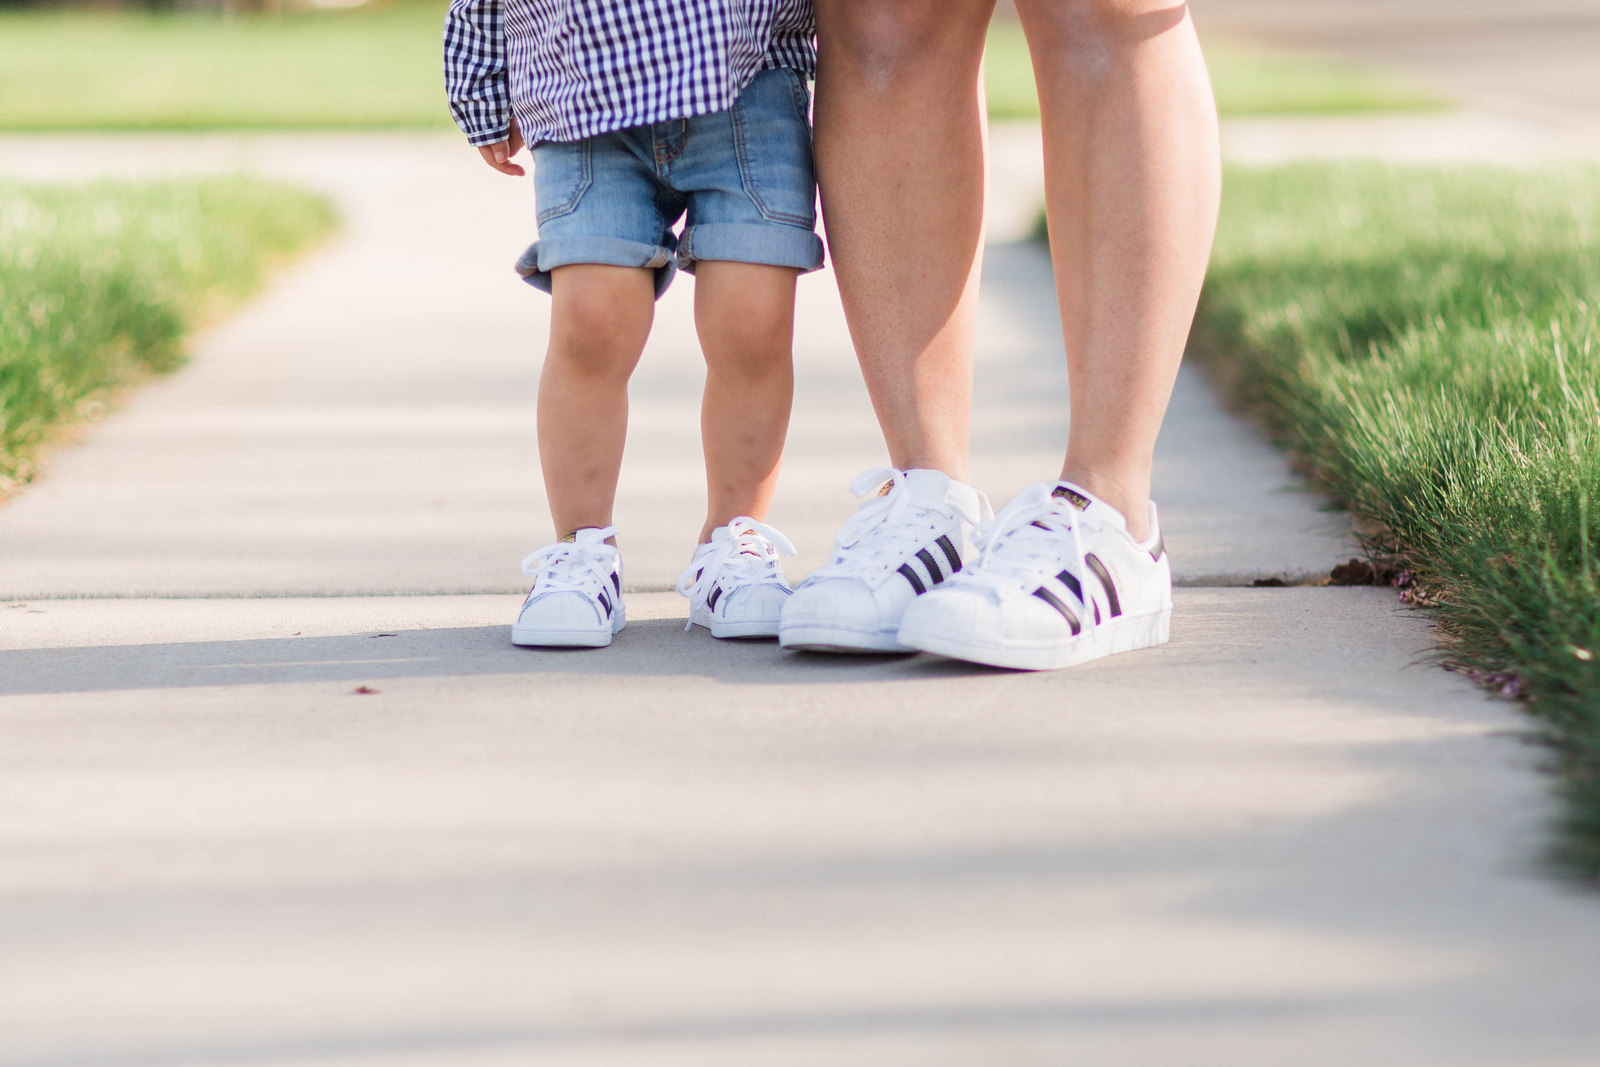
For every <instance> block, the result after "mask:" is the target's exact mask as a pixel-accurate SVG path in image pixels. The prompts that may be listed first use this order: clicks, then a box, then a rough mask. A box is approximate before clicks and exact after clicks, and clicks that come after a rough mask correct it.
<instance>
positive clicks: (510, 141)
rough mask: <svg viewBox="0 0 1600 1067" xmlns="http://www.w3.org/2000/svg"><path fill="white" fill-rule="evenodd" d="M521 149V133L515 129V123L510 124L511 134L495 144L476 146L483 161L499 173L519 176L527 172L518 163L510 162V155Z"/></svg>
mask: <svg viewBox="0 0 1600 1067" xmlns="http://www.w3.org/2000/svg"><path fill="white" fill-rule="evenodd" d="M520 151H522V134H521V133H520V132H519V131H518V130H517V124H516V123H512V124H511V136H510V137H508V138H506V139H505V140H504V141H499V142H497V143H495V144H486V145H479V146H478V154H479V155H480V156H482V157H483V161H484V162H485V163H487V164H489V166H491V167H493V168H494V169H495V170H497V171H499V172H500V173H501V174H509V175H511V176H512V177H514V178H520V177H522V176H523V175H524V174H527V173H528V172H527V171H526V170H523V169H522V167H521V166H520V165H519V164H516V163H513V162H511V157H512V156H514V155H516V154H517V153H518V152H520Z"/></svg>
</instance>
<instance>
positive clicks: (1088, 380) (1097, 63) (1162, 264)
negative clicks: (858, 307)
mask: <svg viewBox="0 0 1600 1067" xmlns="http://www.w3.org/2000/svg"><path fill="white" fill-rule="evenodd" d="M1017 9H1018V13H1019V14H1020V15H1021V16H1022V23H1023V28H1024V30H1025V31H1026V32H1027V35H1028V44H1029V47H1030V49H1031V51H1032V53H1033V67H1034V74H1035V78H1036V80H1037V82H1038V84H1039V98H1040V105H1041V109H1042V111H1043V119H1044V149H1045V172H1046V196H1047V200H1048V215H1049V221H1050V251H1051V258H1052V260H1053V261H1054V264H1055V274H1056V290H1057V293H1058V295H1059V297H1060V301H1061V318H1062V324H1063V326H1064V328H1065V332H1066V344H1067V369H1068V377H1069V379H1070V382H1071V387H1072V401H1071V406H1072V412H1071V428H1070V430H1069V433H1068V441H1067V455H1066V460H1065V464H1064V466H1063V467H1062V477H1063V478H1066V479H1069V480H1071V481H1073V482H1076V483H1077V484H1079V485H1082V486H1083V487H1084V488H1086V489H1088V490H1089V491H1090V492H1092V493H1094V494H1095V495H1096V496H1099V497H1100V498H1101V499H1103V500H1105V501H1106V502H1107V503H1109V504H1111V505H1113V506H1114V507H1116V508H1117V509H1118V510H1120V511H1121V512H1122V513H1123V514H1124V515H1125V516H1127V519H1128V524H1129V527H1130V530H1131V531H1132V532H1133V533H1134V534H1135V536H1142V535H1143V533H1144V529H1145V526H1146V503H1147V501H1148V500H1149V496H1150V464H1151V457H1152V454H1153V452H1154V450H1155V443H1156V435H1157V433H1158V432H1159V431H1160V429H1161V421H1162V418H1163V417H1164V416H1165V414H1166V410H1167V402H1168V400H1169V399H1170V397H1171V394H1172V384H1173V380H1174V379H1175V377H1176V376H1177V372H1178V363H1179V361H1180V360H1181V359H1182V357H1183V347H1184V343H1185V341H1186V339H1187V337H1188V332H1189V327H1190V324H1191V322H1192V320H1193V318H1194V310H1195V304H1196V302H1197V301H1198V299H1199V294H1200V284H1201V281H1202V279H1203V278H1204V276H1205V267H1206V261H1207V259H1208V258H1209V256H1210V250H1211V239H1212V236H1213V234H1214V232H1215V230H1216V221H1217V203H1218V200H1219V197H1220V193H1221V165H1220V162H1219V155H1220V153H1219V148H1218V144H1217V116H1216V105H1215V103H1214V101H1213V98H1212V94H1211V83H1210V79H1209V78H1208V76H1207V74H1206V67H1205V60H1204V58H1203V57H1202V55H1201V52H1200V44H1199V41H1198V39H1197V38H1196V37H1195V31H1194V24H1193V22H1192V21H1191V20H1190V17H1189V11H1188V7H1187V5H1186V4H1183V3H1175V2H1174V0H1017Z"/></svg>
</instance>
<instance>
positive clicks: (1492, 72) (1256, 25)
mask: <svg viewBox="0 0 1600 1067" xmlns="http://www.w3.org/2000/svg"><path fill="white" fill-rule="evenodd" d="M1194 8H1195V18H1196V20H1197V22H1198V24H1199V26H1200V29H1201V32H1202V35H1203V34H1205V33H1207V32H1213V31H1215V32H1219V33H1232V34H1235V35H1238V34H1243V35H1246V36H1250V37H1255V38H1259V39H1262V40H1265V41H1268V42H1271V43H1273V44H1278V45H1285V46H1290V47H1295V48H1300V49H1304V50H1307V51H1314V52H1321V53H1327V54H1332V55H1340V56H1345V57H1348V58H1352V59H1356V60H1360V61H1362V62H1364V63H1370V64H1373V65H1376V66H1383V67H1389V68H1392V69H1395V70H1399V71H1403V72H1405V73H1407V74H1410V75H1412V76H1414V77H1417V78H1420V79H1423V80H1426V81H1430V82H1433V83H1435V84H1437V85H1439V86H1441V87H1443V88H1446V89H1449V90H1451V91H1453V92H1455V93H1456V94H1458V95H1459V96H1460V97H1462V98H1463V99H1464V100H1465V101H1466V102H1468V103H1469V104H1471V105H1473V106H1474V107H1476V108H1482V109H1485V110H1488V111H1490V112H1491V113H1494V114H1496V115H1499V116H1502V117H1506V118H1513V119H1516V120H1518V121H1519V122H1520V123H1522V124H1524V125H1526V126H1529V127H1532V128H1533V129H1534V130H1536V131H1538V132H1540V133H1542V134H1544V135H1546V136H1553V137H1556V138H1558V139H1562V140H1571V141H1579V142H1583V143H1586V144H1587V145H1588V146H1589V153H1590V154H1591V155H1593V154H1596V153H1597V152H1600V77H1597V76H1596V74H1595V70H1596V57H1597V56H1600V0H1206V2H1205V3H1202V4H1196V5H1194Z"/></svg>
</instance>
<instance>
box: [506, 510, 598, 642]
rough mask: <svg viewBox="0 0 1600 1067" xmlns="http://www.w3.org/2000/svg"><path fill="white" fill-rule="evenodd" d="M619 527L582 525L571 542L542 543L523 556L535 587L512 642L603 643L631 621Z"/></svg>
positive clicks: (519, 616) (513, 631) (524, 567)
mask: <svg viewBox="0 0 1600 1067" xmlns="http://www.w3.org/2000/svg"><path fill="white" fill-rule="evenodd" d="M616 532H617V528H616V527H615V526H606V527H604V528H600V529H594V528H591V529H586V530H579V531H578V532H577V534H576V535H574V537H573V539H572V540H571V541H560V542H557V543H556V544H553V545H549V546H546V547H545V548H541V549H540V550H539V551H537V552H535V553H534V554H533V555H531V556H529V557H528V558H527V559H525V560H523V561H522V573H523V574H526V575H528V576H530V577H531V578H532V579H533V588H532V589H531V590H529V592H528V597H527V599H526V600H524V601H523V602H522V610H521V611H520V612H518V614H517V621H516V622H514V623H512V624H511V643H512V644H514V645H531V646H535V647H546V648H566V647H571V648H600V647H603V646H605V645H609V644H610V643H611V638H612V635H614V634H616V633H617V632H618V631H620V630H621V629H622V628H623V626H625V625H626V624H627V613H626V611H625V610H624V608H623V605H622V563H621V561H620V559H619V558H618V556H617V549H616V546H615V545H608V544H606V538H608V537H614V536H616Z"/></svg>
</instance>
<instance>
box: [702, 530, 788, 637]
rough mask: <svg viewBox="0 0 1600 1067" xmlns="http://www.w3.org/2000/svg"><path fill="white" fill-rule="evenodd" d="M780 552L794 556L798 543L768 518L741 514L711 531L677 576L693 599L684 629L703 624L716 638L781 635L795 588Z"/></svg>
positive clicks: (783, 554)
mask: <svg viewBox="0 0 1600 1067" xmlns="http://www.w3.org/2000/svg"><path fill="white" fill-rule="evenodd" d="M780 555H782V556H792V555H794V545H792V544H790V543H789V539H788V538H787V537H785V536H783V534H781V533H779V532H778V531H777V530H776V529H774V528H773V527H771V526H768V525H767V524H766V523H764V522H757V521H756V520H755V519H752V518H748V517H740V518H737V519H734V520H733V521H732V522H730V523H728V525H726V526H719V527H718V528H717V529H715V530H713V531H711V540H710V541H707V542H706V543H705V544H703V545H701V546H700V547H699V548H697V549H695V551H694V558H693V559H691V560H690V561H689V569H688V570H686V571H684V572H683V576H682V577H680V578H679V579H678V592H680V593H682V594H683V595H684V596H686V597H688V598H689V621H688V622H686V623H684V624H683V628H684V629H685V630H687V629H689V627H691V626H696V625H699V626H704V627H706V628H707V629H709V630H710V631H711V636H712V637H776V636H777V635H778V615H779V612H780V611H781V610H782V609H783V604H784V601H786V600H788V599H789V594H790V592H791V590H790V589H789V581H788V579H787V578H785V577H784V576H783V560H782V559H781V558H780Z"/></svg>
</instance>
